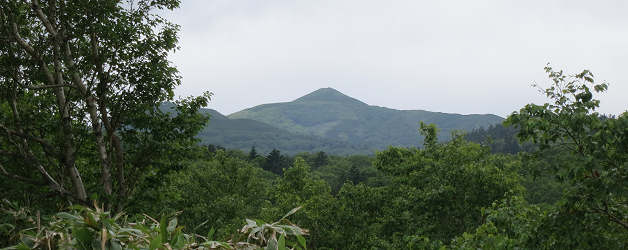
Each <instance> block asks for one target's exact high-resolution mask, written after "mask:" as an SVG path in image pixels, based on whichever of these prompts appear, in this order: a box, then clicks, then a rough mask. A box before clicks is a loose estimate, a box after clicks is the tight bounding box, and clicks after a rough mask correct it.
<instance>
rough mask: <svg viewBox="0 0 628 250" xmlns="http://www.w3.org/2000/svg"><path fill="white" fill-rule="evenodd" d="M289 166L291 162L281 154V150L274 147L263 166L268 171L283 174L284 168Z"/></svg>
mask: <svg viewBox="0 0 628 250" xmlns="http://www.w3.org/2000/svg"><path fill="white" fill-rule="evenodd" d="M289 166H290V163H289V162H288V159H287V158H286V157H285V156H283V155H281V152H280V151H279V150H277V149H273V150H272V151H270V153H268V155H267V156H266V161H265V162H264V165H263V166H262V167H263V168H264V170H266V171H270V172H273V173H275V174H281V173H283V169H285V168H288V167H289Z"/></svg>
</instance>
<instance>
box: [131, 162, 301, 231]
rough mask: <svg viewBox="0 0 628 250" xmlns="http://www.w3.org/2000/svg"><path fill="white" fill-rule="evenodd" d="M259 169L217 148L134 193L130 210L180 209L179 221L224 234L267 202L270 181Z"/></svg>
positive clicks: (191, 228) (193, 228) (166, 211)
mask: <svg viewBox="0 0 628 250" xmlns="http://www.w3.org/2000/svg"><path fill="white" fill-rule="evenodd" d="M262 172H263V171H262V170H261V169H260V168H257V167H254V166H253V165H251V164H250V163H248V162H246V161H245V160H241V159H237V158H234V157H230V156H228V155H227V154H226V153H225V152H224V151H222V150H219V151H218V152H217V153H216V155H215V156H214V157H213V158H212V159H211V160H207V161H197V162H192V163H190V164H186V166H185V167H184V168H183V169H182V170H180V171H177V172H173V173H171V174H168V175H166V176H165V178H164V182H163V184H162V186H161V187H159V188H158V189H157V190H155V191H154V192H145V193H144V194H143V195H141V196H137V197H135V202H134V204H135V206H133V207H130V208H129V209H132V210H130V211H129V212H131V213H133V214H140V213H148V214H154V215H158V214H162V213H173V212H176V211H179V210H183V214H182V215H183V216H182V217H181V218H180V221H179V222H180V223H181V224H182V225H185V226H186V227H187V228H189V229H190V230H191V231H194V232H197V233H200V232H207V231H209V230H210V229H211V228H215V229H216V236H217V237H225V236H227V235H228V234H230V233H231V232H233V231H235V230H236V229H237V228H238V227H239V225H240V224H241V221H242V220H244V219H245V218H251V217H256V216H257V214H258V213H259V211H258V210H259V208H260V207H262V206H263V205H264V204H266V197H267V196H268V194H267V192H268V191H269V188H270V185H271V182H270V180H267V179H266V177H265V175H264V173H262ZM293 207H296V206H293ZM293 207H292V208H293ZM289 209H290V208H288V210H289ZM282 213H283V211H282ZM277 216H280V215H277ZM272 218H276V217H272Z"/></svg>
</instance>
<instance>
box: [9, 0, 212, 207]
mask: <svg viewBox="0 0 628 250" xmlns="http://www.w3.org/2000/svg"><path fill="white" fill-rule="evenodd" d="M0 3H1V4H0V37H1V38H0V48H1V49H0V68H1V70H0V91H1V94H2V99H1V100H2V103H1V104H0V109H1V110H2V112H0V136H1V137H0V167H1V169H0V170H1V173H2V174H3V175H4V176H5V177H6V178H8V179H10V180H15V181H21V182H24V183H30V184H33V185H46V187H47V188H46V189H47V190H48V191H50V192H53V193H55V194H57V195H59V196H61V197H63V198H64V199H66V200H69V201H75V202H79V203H85V204H87V203H90V201H89V200H90V198H89V196H90V195H91V194H98V195H100V200H105V201H107V202H108V203H109V204H111V203H113V202H116V201H117V204H119V205H120V206H121V205H122V204H123V203H124V201H125V200H126V198H127V197H128V196H129V195H130V194H131V193H132V192H133V187H134V186H135V184H136V182H137V181H139V180H141V179H142V176H144V175H146V174H150V173H151V172H152V171H150V168H156V167H157V168H158V167H163V166H167V165H168V162H174V160H175V159H174V158H173V157H183V156H184V155H185V154H182V152H185V151H187V150H189V149H190V147H192V145H194V143H195V142H196V140H195V139H194V138H193V137H194V135H196V133H197V132H198V131H199V130H200V129H201V128H202V127H203V125H204V124H205V122H206V120H207V118H206V117H204V116H202V115H199V114H197V113H196V111H197V110H198V108H200V107H202V106H205V105H206V104H207V102H208V100H209V97H210V93H205V94H204V95H203V96H200V97H196V98H187V99H184V100H181V101H178V102H176V103H175V105H174V106H173V105H171V108H170V111H173V112H174V113H176V115H174V114H168V112H169V111H168V110H167V109H166V110H165V109H164V108H163V107H160V105H161V104H162V103H164V102H167V101H172V100H173V96H174V94H173V90H174V88H175V87H176V86H177V85H179V84H180V76H179V74H178V71H177V70H176V68H174V67H173V66H172V65H171V64H170V62H169V61H168V58H167V55H168V53H170V52H173V51H174V50H175V49H176V48H177V46H176V44H177V31H178V26H176V25H174V24H172V23H169V22H168V21H166V20H165V19H164V18H162V17H160V16H158V15H156V14H155V12H156V10H158V9H168V10H172V9H174V8H177V7H178V6H179V1H178V0H164V1H149V0H138V1H129V2H121V1H114V0H105V1H87V0H82V1H55V0H52V1H45V2H39V0H30V1H17V0H0Z"/></svg>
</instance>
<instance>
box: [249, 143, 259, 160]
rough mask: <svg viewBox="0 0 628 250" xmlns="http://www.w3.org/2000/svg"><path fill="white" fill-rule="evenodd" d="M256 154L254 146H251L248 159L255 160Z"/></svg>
mask: <svg viewBox="0 0 628 250" xmlns="http://www.w3.org/2000/svg"><path fill="white" fill-rule="evenodd" d="M257 156H258V154H257V151H256V150H255V146H253V147H251V151H249V160H255V158H257Z"/></svg>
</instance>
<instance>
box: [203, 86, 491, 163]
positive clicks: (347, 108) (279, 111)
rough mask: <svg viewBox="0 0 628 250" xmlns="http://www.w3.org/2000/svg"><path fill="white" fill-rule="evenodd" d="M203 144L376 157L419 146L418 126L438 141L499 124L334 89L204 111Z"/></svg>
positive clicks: (485, 118) (483, 116)
mask: <svg viewBox="0 0 628 250" xmlns="http://www.w3.org/2000/svg"><path fill="white" fill-rule="evenodd" d="M205 112H207V113H209V114H210V115H211V118H210V122H209V124H208V126H207V127H206V128H205V129H204V130H203V131H202V132H201V133H200V134H199V137H200V138H201V139H202V141H203V142H204V143H210V144H217V145H221V146H224V147H227V148H236V149H242V150H248V149H250V148H251V146H256V148H257V149H258V151H260V152H267V151H270V150H272V149H273V148H277V149H279V150H281V151H284V152H287V153H296V152H302V151H326V152H328V153H332V154H348V153H373V152H374V151H375V150H382V149H385V148H387V147H388V146H391V145H392V146H404V147H409V146H420V145H421V144H422V142H423V138H422V137H421V136H420V135H419V133H418V127H419V122H420V121H423V122H425V123H434V124H436V125H437V126H438V128H439V129H440V134H439V138H440V139H441V140H447V139H449V138H450V134H451V132H452V131H454V130H464V131H471V130H473V129H476V128H480V127H488V126H489V125H492V124H496V123H499V122H501V121H502V120H503V118H501V117H499V116H496V115H491V114H471V115H460V114H447V113H440V112H430V111H424V110H395V109H389V108H385V107H379V106H372V105H368V104H366V103H364V102H361V101H359V100H357V99H355V98H352V97H349V96H347V95H345V94H343V93H341V92H339V91H337V90H335V89H332V88H322V89H319V90H316V91H314V92H312V93H310V94H307V95H305V96H302V97H300V98H298V99H296V100H294V101H291V102H285V103H271V104H262V105H259V106H255V107H252V108H248V109H245V110H242V111H239V112H236V113H233V114H231V115H229V116H224V115H222V114H220V113H218V112H217V111H215V110H209V109H206V110H205Z"/></svg>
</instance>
